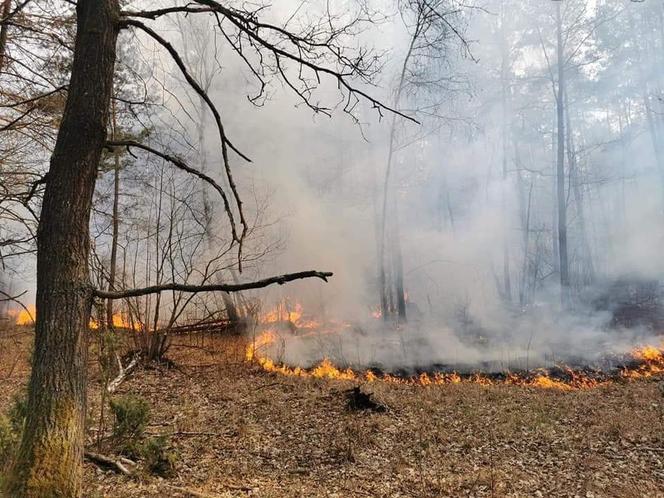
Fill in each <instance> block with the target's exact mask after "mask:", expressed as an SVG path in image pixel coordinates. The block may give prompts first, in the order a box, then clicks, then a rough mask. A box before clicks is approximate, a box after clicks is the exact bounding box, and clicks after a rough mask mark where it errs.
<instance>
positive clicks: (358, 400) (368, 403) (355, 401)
mask: <svg viewBox="0 0 664 498" xmlns="http://www.w3.org/2000/svg"><path fill="white" fill-rule="evenodd" d="M345 393H346V396H347V402H348V405H347V406H348V410H350V411H367V410H368V411H372V412H377V413H385V412H386V411H387V406H386V405H384V404H382V403H379V402H377V401H375V400H374V399H373V398H372V394H369V393H363V392H362V390H361V389H360V388H359V387H354V388H352V389H348V390H347V391H345Z"/></svg>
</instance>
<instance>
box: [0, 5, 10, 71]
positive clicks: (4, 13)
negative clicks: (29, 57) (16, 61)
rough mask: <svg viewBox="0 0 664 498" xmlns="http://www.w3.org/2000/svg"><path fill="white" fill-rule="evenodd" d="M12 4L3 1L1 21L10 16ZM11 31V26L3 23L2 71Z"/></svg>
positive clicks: (0, 37)
mask: <svg viewBox="0 0 664 498" xmlns="http://www.w3.org/2000/svg"><path fill="white" fill-rule="evenodd" d="M11 4H12V0H2V3H1V4H0V19H4V18H6V17H7V16H8V15H9V10H10V7H11ZM8 30H9V25H8V24H6V23H3V24H2V25H1V26H0V71H2V68H3V66H4V62H5V50H7V31H8Z"/></svg>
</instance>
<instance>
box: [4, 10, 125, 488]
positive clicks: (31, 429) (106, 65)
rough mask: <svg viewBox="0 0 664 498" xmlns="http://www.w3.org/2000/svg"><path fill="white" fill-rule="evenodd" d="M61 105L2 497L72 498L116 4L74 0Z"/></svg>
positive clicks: (79, 451) (77, 478) (79, 453)
mask: <svg viewBox="0 0 664 498" xmlns="http://www.w3.org/2000/svg"><path fill="white" fill-rule="evenodd" d="M76 11H77V34H76V43H75V51H74V61H73V65H72V71H71V79H70V84H69V93H68V98H67V103H66V105H65V110H64V114H63V118H62V122H61V126H60V130H59V132H58V138H57V141H56V145H55V149H54V151H53V156H52V157H51V163H50V169H49V173H48V180H47V183H46V189H45V192H44V200H43V204H42V212H41V217H40V221H39V230H38V236H37V293H36V304H37V310H38V312H37V322H36V328H35V348H34V356H33V363H32V365H33V368H32V374H31V378H30V383H29V395H28V410H27V413H28V415H27V418H26V423H25V427H24V430H23V437H22V440H21V445H20V448H19V451H18V455H17V457H16V460H15V462H14V463H13V465H12V469H11V471H10V476H9V477H8V479H7V496H11V497H12V498H28V497H29V498H53V497H66V498H69V497H79V496H81V481H82V475H83V467H82V459H83V438H84V422H85V412H86V383H87V379H86V362H87V342H86V331H87V329H88V323H89V320H90V312H91V305H92V295H93V293H92V286H91V284H90V281H89V274H88V255H89V250H90V237H89V221H90V211H91V205H92V195H93V192H94V187H95V180H96V178H97V166H98V164H99V160H100V157H101V152H102V148H103V145H104V141H105V138H106V127H107V124H108V114H109V102H110V97H111V92H112V86H113V71H114V64H115V46H116V40H117V35H118V25H119V23H118V20H119V8H118V4H117V0H79V1H78V4H77V7H76Z"/></svg>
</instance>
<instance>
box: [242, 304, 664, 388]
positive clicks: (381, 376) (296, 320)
mask: <svg viewBox="0 0 664 498" xmlns="http://www.w3.org/2000/svg"><path fill="white" fill-rule="evenodd" d="M286 308H288V307H286V306H284V305H283V304H280V305H278V306H277V307H276V308H275V309H274V310H272V311H270V312H268V313H266V314H264V315H262V316H261V317H260V323H259V329H260V330H261V332H260V333H258V334H257V335H256V336H255V337H253V338H252V339H250V341H249V344H248V345H247V347H246V352H245V359H246V360H247V361H248V362H255V363H256V364H258V365H260V366H261V367H262V368H263V369H264V370H266V371H268V372H272V373H276V374H280V375H285V376H289V377H303V378H307V377H309V378H317V379H333V380H351V381H357V382H368V383H371V382H388V383H397V384H407V385H419V386H431V385H443V384H458V383H475V384H480V385H498V384H504V385H515V386H524V387H534V388H542V389H557V390H561V391H571V390H579V389H592V388H596V387H599V386H602V385H606V384H608V383H611V382H626V381H632V380H639V379H648V378H653V377H657V376H659V375H661V374H664V348H662V347H657V346H653V345H643V346H638V347H635V348H633V349H632V350H631V351H630V352H628V353H626V354H624V355H621V356H620V357H618V358H613V359H612V365H611V367H610V368H607V369H603V370H598V369H595V368H591V367H582V368H579V367H574V368H572V367H570V366H567V365H565V364H558V365H555V366H554V367H551V368H535V369H531V370H527V371H526V370H520V371H514V372H510V371H501V372H482V371H473V372H463V373H462V372H456V371H436V370H435V369H431V370H427V371H420V372H414V373H404V372H399V373H394V372H389V371H384V370H382V369H377V368H365V369H358V368H348V367H340V366H337V365H335V364H334V362H333V361H332V360H330V359H329V358H323V359H322V360H321V361H320V362H318V363H316V364H313V365H310V366H307V367H302V366H290V365H288V364H285V363H284V362H282V361H277V360H275V359H273V358H271V357H270V355H269V354H268V352H267V351H268V350H269V349H270V348H271V347H273V346H275V344H277V343H278V342H279V341H282V342H283V341H287V340H288V338H289V337H293V336H297V337H300V338H302V337H306V336H307V335H312V334H316V333H328V334H330V333H339V330H340V329H339V328H338V327H337V328H335V329H334V330H333V331H330V330H325V328H324V326H323V325H322V321H317V320H314V319H311V318H304V317H306V316H307V315H306V314H305V313H304V311H303V308H302V306H301V305H300V304H296V305H294V306H290V308H292V311H290V312H288V311H284V309H286ZM371 314H372V316H373V315H374V314H375V313H374V312H371ZM284 324H287V326H286V327H284ZM348 327H349V325H347V324H346V327H345V328H348ZM343 329H344V327H342V328H341V330H343ZM341 333H343V332H341Z"/></svg>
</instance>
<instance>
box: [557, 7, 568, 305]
mask: <svg viewBox="0 0 664 498" xmlns="http://www.w3.org/2000/svg"><path fill="white" fill-rule="evenodd" d="M556 25H557V38H558V40H557V55H558V92H557V95H556V113H557V121H558V144H557V145H558V148H557V152H558V158H557V163H556V180H557V182H556V197H557V205H558V254H559V257H560V292H561V299H562V301H563V302H565V301H567V297H568V292H569V262H568V257H567V199H566V197H565V100H564V95H565V56H564V53H563V27H562V19H561V15H560V2H559V3H558V4H557V6H556Z"/></svg>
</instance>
